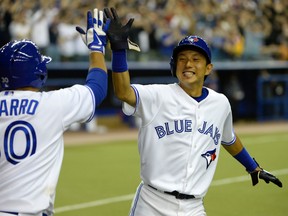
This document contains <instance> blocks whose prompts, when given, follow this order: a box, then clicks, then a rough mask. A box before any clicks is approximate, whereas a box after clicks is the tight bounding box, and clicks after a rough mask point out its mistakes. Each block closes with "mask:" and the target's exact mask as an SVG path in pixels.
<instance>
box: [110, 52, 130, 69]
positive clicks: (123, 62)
mask: <svg viewBox="0 0 288 216" xmlns="http://www.w3.org/2000/svg"><path fill="white" fill-rule="evenodd" d="M127 70H128V64H127V53H126V50H125V49H123V50H113V51H112V71H113V72H116V73H122V72H125V71H127Z"/></svg>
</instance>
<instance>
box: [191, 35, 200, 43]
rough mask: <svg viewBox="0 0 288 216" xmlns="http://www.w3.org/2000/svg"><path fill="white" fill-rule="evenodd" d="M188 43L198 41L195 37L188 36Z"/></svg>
mask: <svg viewBox="0 0 288 216" xmlns="http://www.w3.org/2000/svg"><path fill="white" fill-rule="evenodd" d="M188 41H189V42H190V43H192V44H193V43H196V42H197V41H199V39H198V38H197V37H193V36H189V37H188Z"/></svg>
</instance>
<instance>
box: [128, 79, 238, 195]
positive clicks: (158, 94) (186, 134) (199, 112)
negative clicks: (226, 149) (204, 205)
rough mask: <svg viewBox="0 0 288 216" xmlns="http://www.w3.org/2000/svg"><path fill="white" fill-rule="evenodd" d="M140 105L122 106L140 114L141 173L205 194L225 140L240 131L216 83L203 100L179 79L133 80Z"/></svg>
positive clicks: (166, 185) (168, 187)
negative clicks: (215, 88) (142, 82)
mask: <svg viewBox="0 0 288 216" xmlns="http://www.w3.org/2000/svg"><path fill="white" fill-rule="evenodd" d="M132 87H133V88H134V91H135V93H136V100H137V104H136V107H135V108H134V107H131V106H129V105H128V104H127V103H123V112H124V113H125V114H126V115H134V116H137V117H139V118H140V120H141V125H140V128H139V137H138V147H139V153H140V161H141V178H142V180H143V182H144V183H145V184H147V185H151V186H153V187H155V188H157V189H159V190H162V191H174V190H177V191H179V192H180V193H184V194H191V195H194V196H195V197H204V196H205V194H206V193H207V190H208V187H209V185H210V183H211V181H212V178H213V175H214V173H215V169H216V164H217V161H218V158H219V151H220V145H221V142H222V144H226V145H229V144H232V143H234V141H235V139H236V138H235V135H234V132H233V125H232V113H231V108H230V104H229V102H228V99H227V98H226V97H225V96H224V95H223V94H219V93H217V92H215V91H213V90H211V89H208V88H207V89H208V92H209V93H208V96H207V97H206V98H205V99H204V100H202V101H201V102H199V103H198V102H197V101H196V100H195V99H193V98H192V97H190V96H189V95H188V94H187V93H185V92H184V90H183V89H182V88H181V87H180V86H179V85H178V84H176V83H175V84H169V85H159V84H154V85H137V84H136V85H132Z"/></svg>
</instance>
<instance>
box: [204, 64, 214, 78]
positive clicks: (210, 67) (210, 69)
mask: <svg viewBox="0 0 288 216" xmlns="http://www.w3.org/2000/svg"><path fill="white" fill-rule="evenodd" d="M212 70H213V64H211V63H209V64H207V65H206V72H205V75H209V74H210V73H211V72H212Z"/></svg>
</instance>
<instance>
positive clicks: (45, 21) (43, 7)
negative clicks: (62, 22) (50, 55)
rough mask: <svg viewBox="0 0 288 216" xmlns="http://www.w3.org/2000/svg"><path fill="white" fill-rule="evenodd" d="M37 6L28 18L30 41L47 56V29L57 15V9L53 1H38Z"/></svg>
mask: <svg viewBox="0 0 288 216" xmlns="http://www.w3.org/2000/svg"><path fill="white" fill-rule="evenodd" d="M38 4H39V5H38V6H37V8H36V10H35V11H33V12H32V14H31V17H29V20H30V25H31V39H32V41H34V42H35V43H36V44H37V45H38V47H39V49H40V52H41V53H43V54H44V55H47V48H48V47H49V45H50V34H49V27H50V25H51V23H52V21H53V20H54V17H55V16H56V15H57V13H58V8H56V4H55V2H54V1H47V0H40V1H39V2H38Z"/></svg>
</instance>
